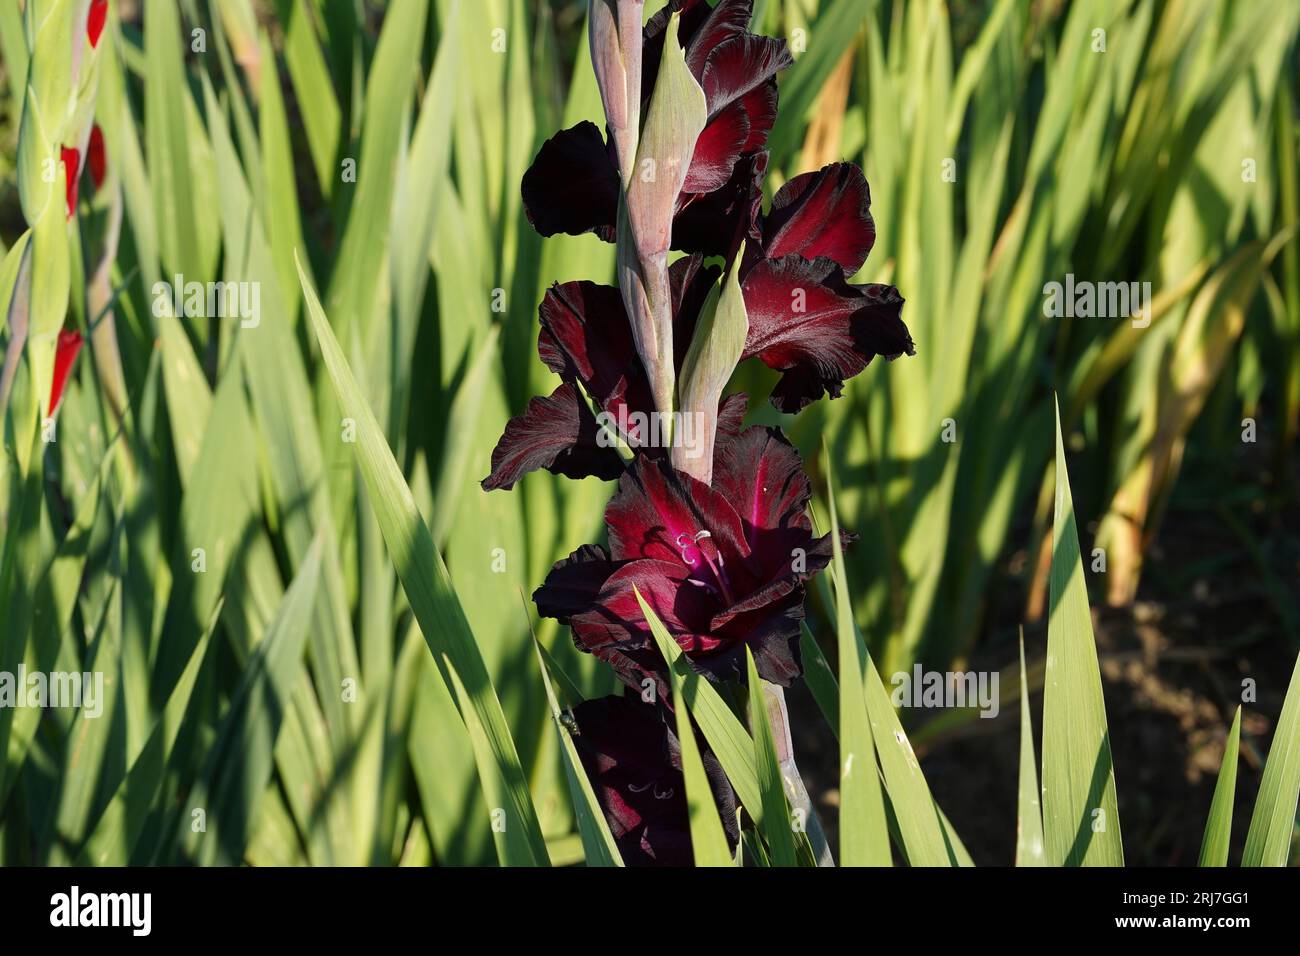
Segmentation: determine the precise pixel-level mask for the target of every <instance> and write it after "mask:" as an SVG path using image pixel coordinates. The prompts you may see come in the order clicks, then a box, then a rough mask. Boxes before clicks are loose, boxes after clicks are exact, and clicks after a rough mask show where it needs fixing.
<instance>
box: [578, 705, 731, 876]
mask: <svg viewBox="0 0 1300 956" xmlns="http://www.w3.org/2000/svg"><path fill="white" fill-rule="evenodd" d="M573 718H574V723H575V724H576V725H577V733H576V734H575V735H574V737H573V742H574V746H575V747H576V748H577V751H578V757H579V759H580V760H581V761H582V766H583V769H584V771H586V774H587V777H588V778H589V779H590V780H591V784H592V789H593V790H594V792H595V794H596V799H597V800H598V801H599V802H600V805H601V810H602V811H603V812H604V815H605V819H606V821H607V822H608V823H609V829H610V833H611V834H612V835H613V837H614V840H615V842H616V843H617V844H618V850H619V855H620V856H621V857H622V858H623V862H624V863H626V864H627V865H628V866H690V865H691V863H692V862H693V854H692V851H691V838H690V817H689V815H688V809H687V803H686V784H685V780H684V778H683V776H682V772H681V746H680V744H679V743H678V741H677V738H676V736H675V735H674V734H673V733H672V731H671V730H670V729H669V725H668V723H667V722H666V720H665V712H664V710H663V709H662V708H659V707H656V706H655V705H654V704H647V703H644V702H642V701H641V700H639V699H637V698H636V697H602V698H600V699H598V700H587V701H583V702H582V703H580V704H578V705H577V706H576V707H575V708H574V709H573ZM702 756H703V759H704V769H705V773H706V774H707V775H708V778H709V785H710V787H711V788H712V789H713V798H714V802H715V803H716V804H717V807H718V812H719V814H720V815H721V817H722V819H723V821H724V826H726V829H727V834H728V837H729V838H730V839H731V841H732V844H733V846H734V844H735V842H736V841H737V840H738V839H739V833H738V831H737V828H736V823H735V820H736V797H735V793H734V791H733V790H732V788H731V785H730V783H728V781H727V779H726V776H725V775H724V774H723V772H722V766H721V764H719V763H718V760H717V758H716V757H714V756H713V754H712V752H711V751H709V750H708V749H707V748H704V747H702Z"/></svg>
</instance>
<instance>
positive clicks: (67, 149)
mask: <svg viewBox="0 0 1300 956" xmlns="http://www.w3.org/2000/svg"><path fill="white" fill-rule="evenodd" d="M59 153H60V158H61V159H62V160H63V167H64V170H65V175H66V177H67V183H66V186H67V195H66V197H65V199H66V201H67V206H68V218H69V219H71V218H72V217H73V216H74V215H75V214H76V212H77V176H78V174H79V173H80V171H81V154H80V153H78V152H77V151H76V150H75V149H73V148H72V147H71V146H64V147H63V148H62V149H61V150H60V151H59Z"/></svg>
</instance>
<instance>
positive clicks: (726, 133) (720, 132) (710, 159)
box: [682, 103, 750, 193]
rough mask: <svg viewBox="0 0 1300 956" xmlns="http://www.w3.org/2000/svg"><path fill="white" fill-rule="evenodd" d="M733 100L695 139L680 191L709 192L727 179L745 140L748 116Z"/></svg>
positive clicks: (747, 129)
mask: <svg viewBox="0 0 1300 956" xmlns="http://www.w3.org/2000/svg"><path fill="white" fill-rule="evenodd" d="M740 106H741V104H739V103H737V104H735V105H734V106H733V107H728V108H727V109H725V110H723V112H722V113H721V115H719V116H718V117H717V118H716V119H714V120H713V121H712V122H711V123H709V124H708V125H707V126H705V127H704V131H703V132H701V133H700V137H699V139H697V140H696V141H695V152H694V154H692V156H691V166H690V169H689V170H687V172H686V180H685V182H684V183H683V184H682V192H683V193H711V192H713V191H714V190H715V189H721V188H722V187H723V186H725V185H726V184H727V181H728V180H730V179H731V174H732V173H733V172H734V171H735V168H736V161H737V160H738V159H740V156H741V154H742V153H743V152H744V151H745V144H746V143H747V142H749V138H750V136H749V132H750V131H749V116H748V115H746V113H745V111H744V110H743V109H740V108H739V107H740Z"/></svg>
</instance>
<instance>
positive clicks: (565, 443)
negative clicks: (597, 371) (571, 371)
mask: <svg viewBox="0 0 1300 956" xmlns="http://www.w3.org/2000/svg"><path fill="white" fill-rule="evenodd" d="M598 433H599V426H598V425H597V424H596V416H595V415H593V414H592V412H591V408H590V407H589V406H588V405H587V403H586V402H585V401H584V400H583V398H582V396H581V395H579V394H578V389H577V387H576V386H575V385H574V384H573V383H572V382H565V383H564V384H563V385H561V386H560V387H559V388H557V389H556V390H555V391H554V392H552V393H551V394H550V396H548V397H547V398H534V399H533V400H532V401H530V402H529V403H528V407H527V408H526V409H525V410H524V413H523V414H522V415H519V416H517V417H515V418H512V419H510V421H509V422H508V423H507V424H506V430H505V434H503V435H502V436H501V440H500V441H499V442H497V446H496V448H494V449H493V450H492V473H491V474H490V475H488V476H487V477H486V478H484V479H483V481H482V482H481V484H482V486H483V490H484V491H493V490H495V489H497V488H511V487H513V486H514V483H515V482H516V481H518V480H519V479H520V478H522V477H523V476H524V475H526V474H527V473H528V472H530V471H534V470H536V469H538V468H545V469H546V470H547V471H549V472H552V473H553V474H557V475H564V476H566V477H568V478H586V477H588V476H591V475H594V476H596V477H598V478H603V479H605V480H606V481H609V480H611V479H613V478H616V477H618V475H619V473H620V472H622V470H623V461H622V459H621V458H619V456H618V452H617V451H615V450H614V449H613V448H609V447H602V446H601V445H600V443H599V441H598V439H597V435H598Z"/></svg>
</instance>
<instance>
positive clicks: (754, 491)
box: [713, 425, 812, 565]
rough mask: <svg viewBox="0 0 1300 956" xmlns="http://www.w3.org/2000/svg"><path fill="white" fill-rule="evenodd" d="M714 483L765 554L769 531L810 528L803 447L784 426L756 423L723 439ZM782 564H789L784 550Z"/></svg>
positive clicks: (753, 544) (754, 548) (747, 534)
mask: <svg viewBox="0 0 1300 956" xmlns="http://www.w3.org/2000/svg"><path fill="white" fill-rule="evenodd" d="M713 487H714V488H716V489H718V490H719V491H720V492H722V494H723V495H724V496H725V497H726V498H727V500H728V501H730V502H731V504H732V507H734V508H735V509H736V512H737V513H738V514H739V515H740V520H741V524H742V525H743V527H744V529H745V538H746V540H747V541H748V542H749V546H750V549H751V550H752V551H754V552H757V553H760V554H761V552H762V551H763V549H764V545H765V544H766V543H767V542H766V541H765V536H767V537H769V538H771V537H776V536H779V537H780V538H781V543H782V544H784V535H783V532H785V531H787V530H790V529H797V530H799V531H801V532H803V533H804V535H805V537H806V536H807V535H809V534H810V533H811V530H812V524H811V522H810V521H809V519H808V515H807V510H808V500H809V499H810V498H811V497H812V485H811V483H810V482H809V481H808V476H807V475H806V474H805V473H804V470H803V460H802V459H801V458H800V457H799V452H798V451H797V450H796V449H795V447H794V446H793V445H792V444H790V442H789V440H788V439H787V438H786V437H785V435H783V434H782V433H781V429H779V428H773V427H770V426H762V425H756V426H754V427H753V428H747V429H745V430H744V431H743V432H741V433H740V434H739V435H738V436H736V438H735V439H733V440H731V441H726V440H724V441H721V442H719V443H718V446H717V453H716V457H715V462H714V466H713ZM779 557H780V560H779V561H777V562H775V563H776V564H777V565H780V564H783V563H788V562H789V559H790V555H789V554H788V553H787V554H782V555H780V556H779Z"/></svg>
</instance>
